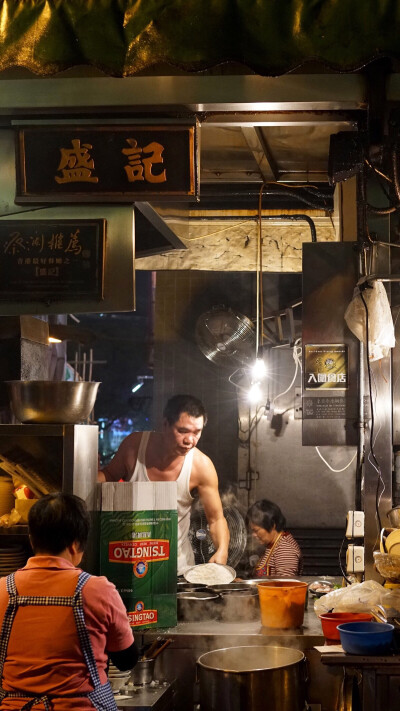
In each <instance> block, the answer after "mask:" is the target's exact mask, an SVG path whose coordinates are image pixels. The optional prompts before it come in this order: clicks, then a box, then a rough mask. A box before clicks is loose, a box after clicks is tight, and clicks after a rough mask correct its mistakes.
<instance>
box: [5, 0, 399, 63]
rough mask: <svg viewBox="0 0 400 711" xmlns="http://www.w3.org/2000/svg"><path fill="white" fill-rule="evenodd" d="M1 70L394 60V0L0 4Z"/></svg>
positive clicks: (10, 0)
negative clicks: (386, 58)
mask: <svg viewBox="0 0 400 711" xmlns="http://www.w3.org/2000/svg"><path fill="white" fill-rule="evenodd" d="M0 13H1V14H0V70H4V69H8V68H10V67H16V66H21V67H25V68H27V69H29V70H31V71H32V72H34V73H36V74H38V75H43V76H44V75H47V76H48V75H52V74H55V73H57V72H59V71H62V70H65V69H68V68H70V67H73V66H77V65H91V66H94V67H97V68H99V69H101V70H102V71H104V72H105V73H106V74H110V75H114V76H129V75H133V74H135V73H137V72H139V71H142V70H144V69H148V68H150V67H152V66H154V65H160V64H168V65H170V66H171V67H179V68H181V69H184V70H186V71H200V70H204V69H207V68H211V67H214V66H216V65H219V64H221V63H224V62H235V63H240V64H241V65H243V66H244V67H247V68H249V69H251V70H254V71H255V72H257V73H258V74H261V75H265V76H274V75H278V74H283V73H284V72H287V71H289V70H291V69H293V68H295V67H298V66H301V65H302V64H304V63H305V62H308V61H317V62H320V63H322V64H323V65H325V66H327V67H330V68H331V69H334V70H336V71H352V70H355V69H358V68H360V67H361V66H363V65H364V64H366V63H368V62H370V61H372V60H373V59H376V58H378V57H382V56H387V57H394V58H398V57H399V56H400V41H399V40H400V2H399V0H0Z"/></svg>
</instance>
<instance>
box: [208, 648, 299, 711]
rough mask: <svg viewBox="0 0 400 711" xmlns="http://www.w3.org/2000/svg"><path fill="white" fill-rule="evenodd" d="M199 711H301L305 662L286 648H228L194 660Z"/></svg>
mask: <svg viewBox="0 0 400 711" xmlns="http://www.w3.org/2000/svg"><path fill="white" fill-rule="evenodd" d="M197 673H198V678H199V682H200V709H201V711H221V709H223V711H265V710H266V709H268V711H304V708H305V701H306V691H305V687H306V680H307V674H306V661H305V657H304V654H303V653H302V652H300V651H299V650H298V649H289V648H287V647H257V646H253V647H229V648H226V649H216V650H214V651H212V652H206V653H205V654H202V655H201V657H199V659H198V660H197Z"/></svg>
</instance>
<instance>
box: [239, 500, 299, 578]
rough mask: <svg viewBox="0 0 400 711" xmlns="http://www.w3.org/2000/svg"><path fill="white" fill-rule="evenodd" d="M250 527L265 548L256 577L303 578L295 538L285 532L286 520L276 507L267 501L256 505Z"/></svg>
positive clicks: (249, 519) (251, 511) (251, 509)
mask: <svg viewBox="0 0 400 711" xmlns="http://www.w3.org/2000/svg"><path fill="white" fill-rule="evenodd" d="M247 523H248V526H249V529H250V531H251V532H252V534H253V536H255V538H257V539H258V540H259V541H260V542H261V543H264V545H265V546H266V548H265V550H264V553H263V554H262V555H261V557H260V558H259V560H258V562H257V564H256V566H255V568H254V571H253V575H254V577H256V578H265V577H268V576H272V577H278V578H279V577H282V576H294V575H300V574H301V572H302V555H301V550H300V548H299V545H298V543H297V542H296V541H295V539H294V538H293V536H292V534H291V533H289V532H288V531H285V530H284V529H285V526H286V520H285V517H284V515H283V513H282V511H281V510H280V508H279V506H277V504H274V503H273V502H272V501H268V500H267V499H262V500H261V501H256V503H255V504H253V506H251V507H250V509H249V510H248V512H247Z"/></svg>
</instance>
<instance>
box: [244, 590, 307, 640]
mask: <svg viewBox="0 0 400 711" xmlns="http://www.w3.org/2000/svg"><path fill="white" fill-rule="evenodd" d="M307 587H308V585H307V583H302V582H300V581H298V580H285V581H283V580H282V581H278V580H268V581H263V582H260V583H257V588H258V597H259V600H260V611H261V623H262V625H263V627H276V628H280V629H289V628H292V627H301V625H302V624H303V619H304V609H305V604H306V598H307Z"/></svg>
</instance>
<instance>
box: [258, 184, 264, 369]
mask: <svg viewBox="0 0 400 711" xmlns="http://www.w3.org/2000/svg"><path fill="white" fill-rule="evenodd" d="M265 185H266V183H262V184H261V188H260V193H259V195H258V243H257V256H258V259H257V266H258V299H259V309H258V318H257V331H258V339H257V352H256V357H257V356H258V349H259V348H261V350H262V347H263V343H264V330H263V323H264V303H263V302H264V296H263V269H262V191H263V189H264V187H265Z"/></svg>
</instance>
